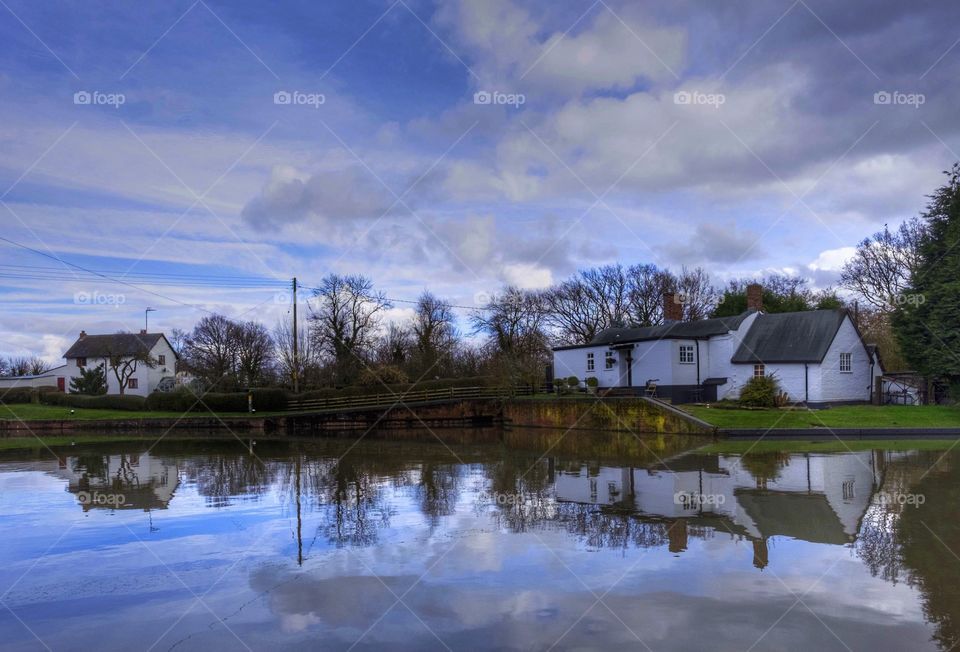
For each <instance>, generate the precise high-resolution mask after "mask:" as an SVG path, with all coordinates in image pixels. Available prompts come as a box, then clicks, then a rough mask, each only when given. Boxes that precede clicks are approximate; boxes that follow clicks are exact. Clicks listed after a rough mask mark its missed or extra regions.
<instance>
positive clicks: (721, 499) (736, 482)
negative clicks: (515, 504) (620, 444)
mask: <svg viewBox="0 0 960 652" xmlns="http://www.w3.org/2000/svg"><path fill="white" fill-rule="evenodd" d="M764 455H765V454H764ZM764 455H757V456H745V457H740V456H722V455H713V456H704V455H688V456H684V457H681V458H678V459H676V460H672V461H671V462H670V463H669V465H666V464H663V465H660V466H659V467H653V468H649V469H637V468H619V467H604V466H600V467H593V468H590V467H588V466H579V467H576V466H575V467H570V466H567V467H566V468H561V469H558V470H557V475H556V484H555V486H556V497H557V500H558V501H559V502H560V503H575V504H584V505H600V506H603V507H604V508H605V509H607V510H616V511H618V512H621V513H623V512H624V511H626V512H629V513H633V514H634V515H636V516H639V517H640V518H642V519H645V520H654V521H659V522H662V523H664V524H665V525H666V526H667V528H668V529H667V536H668V540H669V547H670V550H671V551H673V552H681V551H683V550H685V549H686V547H687V540H688V538H689V537H692V536H696V532H697V528H702V527H706V528H708V529H710V530H712V531H718V532H728V533H730V534H731V535H733V536H738V537H744V538H746V539H749V540H751V541H752V542H753V561H754V565H755V566H757V567H758V568H764V567H765V566H766V565H767V564H769V550H768V549H767V540H768V539H770V538H771V537H778V536H779V537H789V538H793V539H800V540H803V541H808V542H811V543H824V544H833V545H845V544H849V543H852V542H853V541H854V540H855V538H856V536H857V532H858V530H859V529H860V522H861V519H862V518H863V516H864V514H865V513H866V511H867V508H868V507H869V505H870V502H871V498H872V497H873V495H874V493H875V492H876V491H877V490H878V489H879V487H880V486H881V484H882V481H883V477H882V469H883V465H882V464H881V465H879V467H878V464H877V463H876V459H875V455H874V453H872V452H869V451H867V452H861V453H852V454H845V455H829V454H803V455H784V454H773V456H772V457H771V456H767V457H766V458H765V457H764ZM668 467H669V468H668Z"/></svg>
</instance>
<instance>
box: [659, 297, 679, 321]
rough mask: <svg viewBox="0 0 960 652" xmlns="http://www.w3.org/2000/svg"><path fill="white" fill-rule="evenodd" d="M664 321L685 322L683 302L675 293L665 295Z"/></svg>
mask: <svg viewBox="0 0 960 652" xmlns="http://www.w3.org/2000/svg"><path fill="white" fill-rule="evenodd" d="M663 321H665V322H674V321H683V302H681V301H680V295H679V294H676V293H675V292H664V293H663Z"/></svg>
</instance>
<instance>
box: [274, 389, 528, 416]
mask: <svg viewBox="0 0 960 652" xmlns="http://www.w3.org/2000/svg"><path fill="white" fill-rule="evenodd" d="M532 393H533V390H532V388H530V387H512V388H504V387H446V388H443V389H425V390H420V391H414V392H397V393H383V394H365V395H360V396H338V397H331V398H317V399H306V400H302V401H290V404H289V405H288V407H287V409H288V410H289V411H293V412H326V411H335V410H363V409H372V408H379V407H392V406H394V405H396V406H401V405H410V404H412V403H429V402H431V401H456V400H464V399H505V398H511V397H514V396H529V395H530V394H532Z"/></svg>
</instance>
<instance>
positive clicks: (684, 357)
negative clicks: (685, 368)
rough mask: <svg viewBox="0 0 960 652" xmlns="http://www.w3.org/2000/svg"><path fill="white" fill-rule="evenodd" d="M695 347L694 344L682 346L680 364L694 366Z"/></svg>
mask: <svg viewBox="0 0 960 652" xmlns="http://www.w3.org/2000/svg"><path fill="white" fill-rule="evenodd" d="M693 363H694V359H693V345H692V344H681V345H680V364H693Z"/></svg>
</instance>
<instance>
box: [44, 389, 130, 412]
mask: <svg viewBox="0 0 960 652" xmlns="http://www.w3.org/2000/svg"><path fill="white" fill-rule="evenodd" d="M40 401H41V402H42V403H43V404H44V405H58V406H61V407H72V408H96V409H100V410H130V411H140V410H143V409H144V408H145V407H146V399H144V398H143V397H142V396H120V395H119V394H105V395H101V396H86V395H84V394H63V393H60V392H50V393H46V394H43V395H41V397H40Z"/></svg>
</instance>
